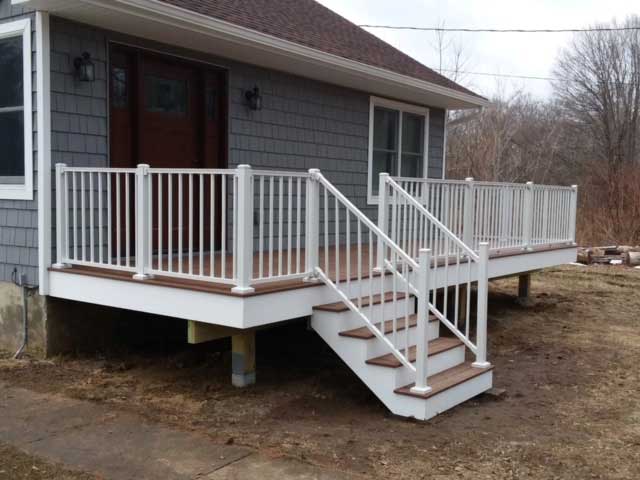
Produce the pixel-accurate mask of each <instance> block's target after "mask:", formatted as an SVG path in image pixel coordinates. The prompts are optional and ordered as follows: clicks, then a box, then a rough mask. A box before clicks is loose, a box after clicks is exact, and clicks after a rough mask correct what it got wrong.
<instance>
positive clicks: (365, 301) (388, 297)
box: [313, 292, 413, 313]
mask: <svg viewBox="0 0 640 480" xmlns="http://www.w3.org/2000/svg"><path fill="white" fill-rule="evenodd" d="M392 295H393V294H392V293H391V292H387V293H386V294H385V300H384V302H385V303H387V302H390V301H392V300H393V298H392ZM409 296H410V297H413V295H409ZM404 298H405V294H404V293H398V294H396V299H397V300H403V299H404ZM351 301H352V302H354V303H355V304H357V299H356V298H352V299H351ZM380 303H382V302H381V301H380V294H379V293H378V294H376V295H374V296H373V304H374V305H379V304H380ZM362 306H363V307H368V306H369V296H368V295H366V296H364V297H362ZM313 309H314V310H320V311H322V312H336V313H340V312H346V311H347V310H349V307H348V306H347V305H346V304H345V303H344V302H343V301H339V302H334V303H325V304H324V305H316V306H315V307H313Z"/></svg>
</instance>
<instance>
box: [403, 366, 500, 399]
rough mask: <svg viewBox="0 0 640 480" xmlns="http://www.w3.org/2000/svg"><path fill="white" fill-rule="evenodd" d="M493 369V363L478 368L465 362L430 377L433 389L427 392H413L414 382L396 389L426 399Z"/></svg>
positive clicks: (428, 382)
mask: <svg viewBox="0 0 640 480" xmlns="http://www.w3.org/2000/svg"><path fill="white" fill-rule="evenodd" d="M491 370H493V365H492V366H490V367H487V368H476V367H473V366H471V362H465V363H461V364H460V365H457V366H455V367H453V368H450V369H448V370H445V371H444V372H440V373H437V374H435V375H431V376H430V377H428V378H427V385H429V386H430V387H431V390H430V391H429V392H427V393H424V394H420V393H414V392H412V391H411V388H413V386H414V385H415V384H414V383H412V384H410V385H405V386H404V387H401V388H397V389H395V390H394V391H395V392H396V393H398V394H400V395H409V396H412V397H416V398H424V399H426V398H429V397H433V396H434V395H437V394H438V393H442V392H444V391H445V390H448V389H450V388H453V387H455V386H457V385H460V384H461V383H464V382H466V381H467V380H471V379H472V378H474V377H477V376H479V375H482V374H483V373H486V372H489V371H491Z"/></svg>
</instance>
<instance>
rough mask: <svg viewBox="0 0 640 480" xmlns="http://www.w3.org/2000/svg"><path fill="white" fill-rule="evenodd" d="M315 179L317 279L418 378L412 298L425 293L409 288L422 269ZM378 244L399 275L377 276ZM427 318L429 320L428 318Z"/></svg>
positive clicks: (312, 233) (310, 230)
mask: <svg viewBox="0 0 640 480" xmlns="http://www.w3.org/2000/svg"><path fill="white" fill-rule="evenodd" d="M310 174H311V177H310V180H309V186H308V190H307V191H308V203H307V236H306V237H307V241H308V245H307V265H309V266H310V267H311V272H312V276H315V277H316V278H318V279H320V280H322V281H323V282H324V283H325V284H326V285H328V286H329V287H330V288H332V289H333V290H334V291H335V292H336V293H337V294H338V296H339V298H340V299H341V300H342V301H343V302H344V303H345V305H346V306H347V307H348V308H349V310H351V311H352V312H353V313H354V314H355V315H356V316H357V317H359V320H361V322H362V323H364V325H365V326H366V327H367V328H368V329H369V331H370V332H371V333H373V335H375V337H377V338H378V339H379V340H380V341H382V342H383V344H384V345H385V347H386V349H387V350H388V352H389V353H391V354H392V355H393V356H394V357H395V358H396V359H397V360H398V361H399V362H400V363H401V364H402V365H403V366H405V367H406V368H408V369H409V370H410V371H412V372H414V373H415V372H417V368H416V366H414V365H413V363H412V362H411V360H410V358H409V348H410V346H411V343H410V337H409V331H410V328H409V326H410V324H411V322H412V319H411V317H412V316H413V310H412V307H411V301H412V300H411V298H412V297H413V296H418V297H419V296H420V293H421V292H420V289H418V288H416V287H415V286H414V285H412V284H411V282H410V277H411V275H412V274H413V272H417V271H419V270H420V267H419V265H418V263H417V262H416V261H415V260H414V259H412V258H411V257H410V256H409V255H407V254H406V253H405V252H404V251H403V250H402V249H401V248H400V247H398V245H396V244H395V243H394V242H393V241H391V239H389V238H388V237H387V236H386V235H385V234H383V233H382V232H380V231H379V229H378V227H377V226H376V224H375V223H374V222H372V221H371V220H370V219H369V218H368V217H367V216H366V215H364V214H363V213H362V212H361V211H360V210H359V209H358V208H357V207H356V206H355V205H353V204H352V203H351V202H350V201H349V200H348V199H347V198H346V197H345V196H344V195H342V193H341V192H340V191H339V190H338V189H337V188H336V187H335V186H333V185H332V184H331V183H330V182H329V181H328V180H327V179H326V178H325V177H324V176H323V175H322V174H321V173H320V171H319V170H315V169H314V170H310ZM379 244H382V245H384V247H385V248H386V249H388V250H389V251H390V252H391V253H390V258H391V259H392V260H393V262H394V265H395V268H394V275H384V274H380V273H376V272H375V266H376V258H377V257H376V248H377V245H379ZM352 247H353V248H352ZM425 265H426V264H425ZM424 273H426V269H424ZM425 277H426V275H425ZM423 298H426V292H423ZM421 303H423V302H421ZM390 313H391V314H393V319H392V321H391V324H392V327H391V331H390V332H389V331H388V328H385V320H386V319H387V318H388V316H389V314H390ZM419 315H420V313H419ZM422 315H423V316H425V317H426V312H422ZM424 323H426V322H424ZM425 328H426V327H425ZM424 378H425V380H426V374H425V375H424Z"/></svg>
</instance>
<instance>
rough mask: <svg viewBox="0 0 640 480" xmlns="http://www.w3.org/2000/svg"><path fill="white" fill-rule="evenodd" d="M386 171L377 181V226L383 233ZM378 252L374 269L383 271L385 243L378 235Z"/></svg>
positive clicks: (386, 208)
mask: <svg viewBox="0 0 640 480" xmlns="http://www.w3.org/2000/svg"><path fill="white" fill-rule="evenodd" d="M388 179H389V174H388V173H381V174H380V178H379V183H378V185H379V186H378V228H379V229H380V230H381V231H382V233H384V234H385V235H388V234H389V231H388V230H389V218H388V214H389V192H388V190H389V189H388V188H387V180H388ZM377 248H378V253H377V260H376V270H377V271H379V272H382V271H384V260H385V245H384V242H383V241H382V237H378V247H377Z"/></svg>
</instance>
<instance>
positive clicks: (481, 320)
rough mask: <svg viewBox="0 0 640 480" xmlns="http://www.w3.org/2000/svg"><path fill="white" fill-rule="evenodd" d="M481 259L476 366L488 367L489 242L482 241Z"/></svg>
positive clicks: (474, 363) (479, 267)
mask: <svg viewBox="0 0 640 480" xmlns="http://www.w3.org/2000/svg"><path fill="white" fill-rule="evenodd" d="M479 256H480V261H479V263H478V301H477V304H478V305H477V306H478V312H477V314H476V322H477V326H476V328H477V335H476V347H477V349H478V350H477V352H476V361H475V362H473V364H472V365H473V366H474V367H478V368H487V367H488V366H490V365H491V364H490V363H489V362H487V306H488V305H487V303H488V302H487V301H488V296H489V244H488V243H487V242H482V243H481V244H480V248H479Z"/></svg>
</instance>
